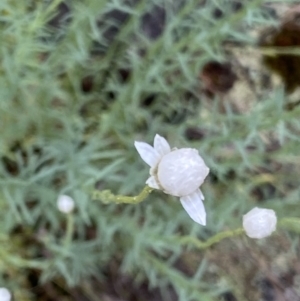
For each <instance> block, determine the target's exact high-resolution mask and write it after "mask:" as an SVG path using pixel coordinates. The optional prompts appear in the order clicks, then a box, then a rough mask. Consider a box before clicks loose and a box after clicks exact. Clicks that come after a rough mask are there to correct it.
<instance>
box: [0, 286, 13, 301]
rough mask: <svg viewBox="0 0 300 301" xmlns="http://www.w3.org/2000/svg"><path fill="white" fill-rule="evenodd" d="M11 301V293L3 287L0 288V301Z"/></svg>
mask: <svg viewBox="0 0 300 301" xmlns="http://www.w3.org/2000/svg"><path fill="white" fill-rule="evenodd" d="M10 300H11V293H10V291H9V290H8V289H7V288H5V287H0V301H10Z"/></svg>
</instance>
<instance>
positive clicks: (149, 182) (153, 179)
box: [146, 177, 160, 189]
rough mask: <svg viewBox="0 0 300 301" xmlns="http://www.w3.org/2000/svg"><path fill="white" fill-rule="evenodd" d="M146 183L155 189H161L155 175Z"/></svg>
mask: <svg viewBox="0 0 300 301" xmlns="http://www.w3.org/2000/svg"><path fill="white" fill-rule="evenodd" d="M146 184H147V185H148V186H149V187H151V188H154V189H160V187H159V185H158V183H157V182H156V180H155V177H150V178H149V179H148V180H147V181H146Z"/></svg>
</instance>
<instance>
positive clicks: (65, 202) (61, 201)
mask: <svg viewBox="0 0 300 301" xmlns="http://www.w3.org/2000/svg"><path fill="white" fill-rule="evenodd" d="M74 207H75V203H74V200H73V199H72V198H71V197H70V196H68V195H64V194H63V195H60V196H59V197H58V199H57V208H58V210H59V211H60V212H62V213H70V212H72V211H73V210H74ZM0 301H1V300H0Z"/></svg>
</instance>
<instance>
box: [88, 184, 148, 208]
mask: <svg viewBox="0 0 300 301" xmlns="http://www.w3.org/2000/svg"><path fill="white" fill-rule="evenodd" d="M152 190H153V188H150V187H149V186H145V187H144V189H143V190H142V191H141V192H140V193H139V194H138V195H136V196H124V195H115V194H113V193H112V192H111V191H110V190H94V191H93V193H92V199H93V200H95V201H101V202H102V203H105V204H111V203H115V204H122V203H123V204H137V203H140V202H142V201H144V200H145V199H146V198H147V197H148V195H149V194H150V193H151V192H152Z"/></svg>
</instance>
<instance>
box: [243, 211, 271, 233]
mask: <svg viewBox="0 0 300 301" xmlns="http://www.w3.org/2000/svg"><path fill="white" fill-rule="evenodd" d="M276 223H277V217H276V213H275V211H274V210H272V209H264V208H258V207H255V208H253V209H252V210H250V211H249V212H248V213H247V214H245V215H244V216H243V227H244V230H245V231H246V234H247V235H248V236H249V237H251V238H258V239H259V238H264V237H267V236H270V235H271V234H272V232H274V231H275V230H276Z"/></svg>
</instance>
